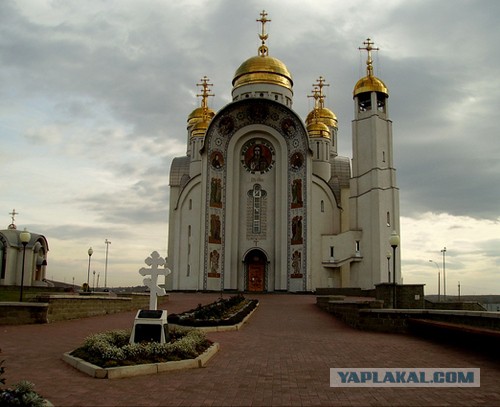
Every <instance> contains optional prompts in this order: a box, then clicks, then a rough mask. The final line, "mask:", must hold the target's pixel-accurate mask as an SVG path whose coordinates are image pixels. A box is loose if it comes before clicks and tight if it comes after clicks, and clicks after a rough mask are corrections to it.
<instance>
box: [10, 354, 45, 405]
mask: <svg viewBox="0 0 500 407" xmlns="http://www.w3.org/2000/svg"><path fill="white" fill-rule="evenodd" d="M3 362H4V361H3V360H2V361H0V376H3V374H4V373H5V368H4V367H3V366H2V365H3ZM0 384H2V385H4V384H5V378H4V377H0ZM44 405H45V404H44V399H43V397H42V396H40V395H39V394H38V393H37V392H36V391H35V385H34V384H33V383H30V382H28V381H26V380H23V381H20V382H19V383H17V384H16V385H15V386H14V387H13V388H7V389H3V388H0V406H2V407H43V406H44Z"/></svg>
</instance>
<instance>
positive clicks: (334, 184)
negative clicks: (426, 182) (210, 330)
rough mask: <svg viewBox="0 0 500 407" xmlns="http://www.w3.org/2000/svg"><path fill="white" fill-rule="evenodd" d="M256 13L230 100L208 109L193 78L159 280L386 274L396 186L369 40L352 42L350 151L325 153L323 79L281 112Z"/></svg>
mask: <svg viewBox="0 0 500 407" xmlns="http://www.w3.org/2000/svg"><path fill="white" fill-rule="evenodd" d="M257 21H259V22H260V23H261V28H262V30H261V33H260V34H259V37H260V40H261V45H260V47H258V51H257V54H256V55H255V56H252V57H250V58H249V59H247V60H246V61H244V62H243V63H242V64H241V65H240V67H239V68H238V69H236V72H235V74H234V77H233V80H232V99H233V100H232V102H231V103H229V104H227V105H226V106H225V107H223V108H222V109H221V110H220V111H218V112H214V111H213V110H212V109H210V108H209V107H208V102H207V101H208V97H209V96H213V95H211V94H210V86H211V84H210V83H209V82H208V78H206V77H205V78H203V79H202V83H201V84H200V85H201V86H202V89H203V91H202V92H201V95H199V96H201V106H200V107H199V108H197V109H195V110H194V111H193V112H192V113H191V114H190V115H189V116H188V119H187V152H186V155H185V156H183V157H177V158H175V159H174V160H173V162H172V166H171V169H170V209H169V243H168V267H169V268H170V269H171V270H172V274H171V275H170V276H169V277H168V278H167V279H166V288H167V289H169V290H216V291H220V290H238V291H256V292H273V291H281V292H301V291H314V290H316V289H317V288H324V287H359V288H362V289H370V288H373V287H374V286H375V285H376V284H379V283H384V282H385V283H386V282H388V260H389V253H391V252H390V250H391V246H390V244H389V239H390V237H391V234H394V232H395V233H396V234H397V235H399V234H400V224H399V189H398V187H397V185H396V170H395V168H394V165H393V159H394V157H393V143H392V122H391V120H390V119H389V115H388V96H389V93H388V89H387V87H386V86H385V84H384V83H383V82H382V81H381V80H380V79H378V78H377V77H375V76H374V74H373V61H372V51H373V50H374V49H375V48H373V45H374V44H373V42H371V41H370V40H369V39H368V40H367V41H365V42H364V48H362V49H364V50H366V51H367V55H368V57H367V61H366V76H365V77H363V78H361V79H360V80H359V81H358V82H357V83H356V84H355V85H354V90H353V98H354V119H353V121H352V159H350V158H349V157H341V156H339V155H338V154H337V151H338V136H337V132H338V129H337V118H336V116H335V114H334V113H333V112H332V111H331V110H329V109H328V108H327V107H326V106H325V95H324V92H323V90H324V89H323V87H324V86H325V85H326V84H325V81H324V79H323V78H322V77H320V78H319V79H318V80H317V85H316V86H315V88H314V89H313V92H312V97H313V98H314V100H315V105H314V109H313V110H312V111H311V112H310V113H309V114H308V115H307V117H306V118H305V120H304V119H303V118H301V117H299V116H298V115H297V113H296V112H295V111H294V110H293V106H292V105H293V83H294V82H293V79H292V75H291V74H290V72H289V71H288V69H287V67H286V65H285V64H284V63H283V62H281V61H280V60H278V59H276V58H274V57H272V56H270V55H269V50H268V47H267V45H266V40H267V37H268V36H267V33H266V23H268V22H270V20H268V19H267V14H266V13H265V12H262V13H261V18H260V19H259V20H257ZM304 80H307V81H311V78H304ZM301 97H305V95H304V96H301ZM397 257H398V258H397V261H394V264H395V265H396V276H395V281H396V283H400V282H401V275H400V272H399V270H400V256H399V251H398V256H397ZM392 260H394V258H393V259H392Z"/></svg>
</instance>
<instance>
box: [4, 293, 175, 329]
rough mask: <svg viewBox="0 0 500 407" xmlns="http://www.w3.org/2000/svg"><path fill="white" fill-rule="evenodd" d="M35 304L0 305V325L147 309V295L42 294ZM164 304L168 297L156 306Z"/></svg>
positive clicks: (11, 303) (61, 319) (6, 303)
mask: <svg viewBox="0 0 500 407" xmlns="http://www.w3.org/2000/svg"><path fill="white" fill-rule="evenodd" d="M36 300H37V301H38V302H33V303H31V302H22V303H21V302H17V303H16V302H3V303H0V325H9V324H16V325H17V324H33V323H47V322H54V321H63V320H68V319H78V318H87V317H92V316H96V315H106V314H115V313H118V312H125V311H135V310H139V309H148V308H149V294H143V293H138V294H127V295H126V296H119V297H117V296H111V295H104V293H103V295H94V294H93V295H77V294H66V295H64V294H42V295H38V296H37V298H36ZM167 301H168V295H167V296H164V297H160V298H158V306H159V307H162V306H164V305H165V304H166V302H167Z"/></svg>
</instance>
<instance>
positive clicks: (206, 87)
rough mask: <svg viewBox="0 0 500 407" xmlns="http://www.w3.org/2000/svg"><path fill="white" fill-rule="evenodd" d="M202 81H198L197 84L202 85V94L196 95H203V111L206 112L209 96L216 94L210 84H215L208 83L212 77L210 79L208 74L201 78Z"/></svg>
mask: <svg viewBox="0 0 500 407" xmlns="http://www.w3.org/2000/svg"><path fill="white" fill-rule="evenodd" d="M200 80H201V83H197V84H196V86H202V87H203V91H202V93H201V94H199V95H196V96H198V97H201V107H202V108H203V113H206V110H207V109H208V97H209V96H215V95H214V94H213V93H210V89H209V87H210V86H214V85H213V84H212V83H208V81H209V80H210V79H208V78H207V77H206V76H204V77H203V78H201V79H200Z"/></svg>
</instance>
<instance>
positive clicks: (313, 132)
mask: <svg viewBox="0 0 500 407" xmlns="http://www.w3.org/2000/svg"><path fill="white" fill-rule="evenodd" d="M307 133H308V134H309V137H311V138H327V139H330V138H332V134H331V132H330V129H329V128H328V126H327V125H326V124H325V123H322V122H320V121H313V122H312V123H310V124H308V125H307Z"/></svg>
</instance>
